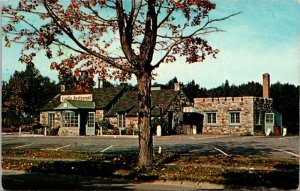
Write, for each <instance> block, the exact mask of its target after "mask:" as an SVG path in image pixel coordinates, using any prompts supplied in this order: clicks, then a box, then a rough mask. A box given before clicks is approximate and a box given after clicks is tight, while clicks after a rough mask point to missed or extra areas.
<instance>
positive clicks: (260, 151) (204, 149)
mask: <svg viewBox="0 0 300 191" xmlns="http://www.w3.org/2000/svg"><path fill="white" fill-rule="evenodd" d="M259 144H260V145H259ZM162 148H163V151H164V152H171V153H179V154H183V155H184V154H186V155H200V156H208V155H214V154H221V152H220V151H218V150H217V149H220V150H222V151H224V152H225V153H226V154H228V155H242V156H253V157H269V156H271V155H272V153H273V152H277V151H276V150H274V149H272V148H267V147H266V146H264V145H262V144H261V143H258V142H255V141H250V142H247V143H245V144H244V145H239V144H237V143H236V142H232V141H229V142H217V141H216V142H211V143H201V144H199V143H197V144H176V145H162ZM154 150H158V147H155V148H154Z"/></svg>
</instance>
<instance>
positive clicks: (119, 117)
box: [117, 113, 125, 128]
mask: <svg viewBox="0 0 300 191" xmlns="http://www.w3.org/2000/svg"><path fill="white" fill-rule="evenodd" d="M117 120H118V127H119V128H122V127H125V113H118V114H117Z"/></svg>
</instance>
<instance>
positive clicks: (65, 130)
mask: <svg viewBox="0 0 300 191" xmlns="http://www.w3.org/2000/svg"><path fill="white" fill-rule="evenodd" d="M58 135H59V136H79V127H60V128H59V131H58Z"/></svg>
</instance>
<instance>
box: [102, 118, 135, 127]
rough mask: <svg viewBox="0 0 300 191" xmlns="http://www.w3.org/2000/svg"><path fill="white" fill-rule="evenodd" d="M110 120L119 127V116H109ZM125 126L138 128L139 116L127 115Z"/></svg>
mask: <svg viewBox="0 0 300 191" xmlns="http://www.w3.org/2000/svg"><path fill="white" fill-rule="evenodd" d="M107 119H108V120H109V122H110V123H111V124H112V125H113V126H114V127H117V117H108V118H107ZM125 126H126V127H132V126H133V127H135V128H138V118H137V117H126V116H125Z"/></svg>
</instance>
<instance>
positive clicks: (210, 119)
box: [206, 112, 217, 124]
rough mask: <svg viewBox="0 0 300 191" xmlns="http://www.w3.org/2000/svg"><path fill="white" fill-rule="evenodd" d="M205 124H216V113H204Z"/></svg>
mask: <svg viewBox="0 0 300 191" xmlns="http://www.w3.org/2000/svg"><path fill="white" fill-rule="evenodd" d="M206 123H207V124H217V112H206Z"/></svg>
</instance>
